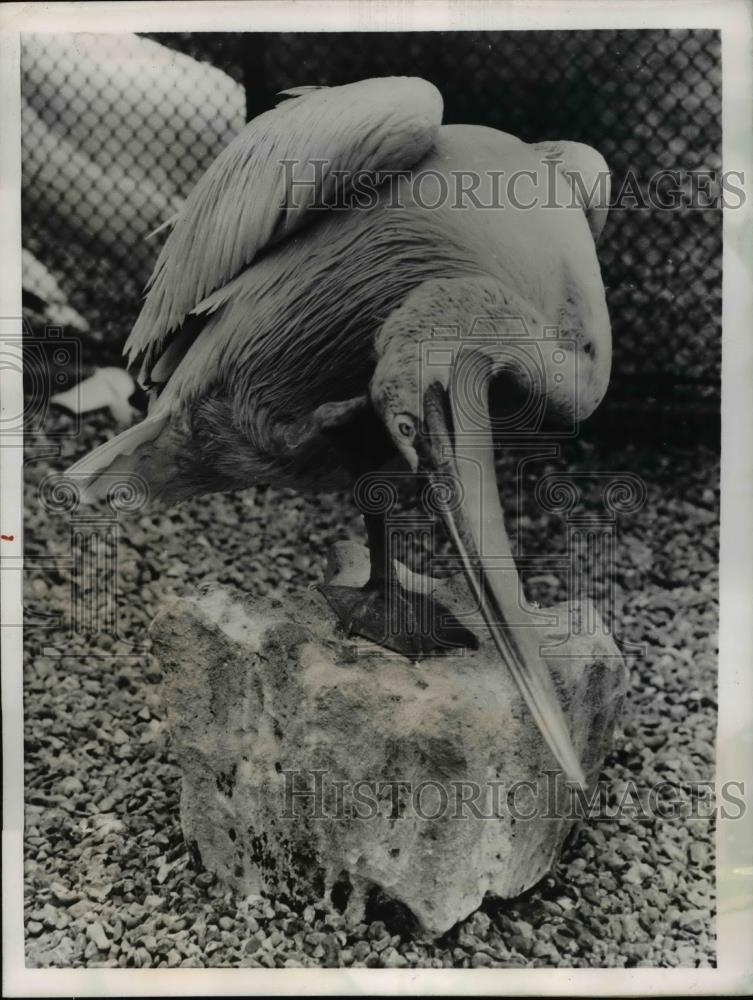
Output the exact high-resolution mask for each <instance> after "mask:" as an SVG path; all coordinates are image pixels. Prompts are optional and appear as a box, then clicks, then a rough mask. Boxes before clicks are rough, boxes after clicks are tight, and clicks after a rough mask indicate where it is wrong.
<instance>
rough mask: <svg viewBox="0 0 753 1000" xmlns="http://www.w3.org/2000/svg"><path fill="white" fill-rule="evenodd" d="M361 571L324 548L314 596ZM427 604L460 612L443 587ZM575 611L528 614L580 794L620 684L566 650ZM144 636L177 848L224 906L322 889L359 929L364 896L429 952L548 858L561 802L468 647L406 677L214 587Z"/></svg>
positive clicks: (522, 727)
mask: <svg viewBox="0 0 753 1000" xmlns="http://www.w3.org/2000/svg"><path fill="white" fill-rule="evenodd" d="M366 559H367V556H366V551H365V549H363V548H362V547H361V546H357V545H353V544H341V545H338V546H336V548H335V550H334V552H333V556H332V558H331V560H330V566H329V569H328V574H327V578H328V581H329V582H335V583H342V584H347V585H359V584H360V583H362V582H363V580H364V579H365V576H366V574H367V562H366ZM406 579H407V577H406ZM438 596H439V597H440V598H441V600H442V601H443V602H444V603H445V604H446V605H447V606H448V607H449V609H450V610H451V611H454V612H459V613H462V611H463V610H464V609H465V608H468V607H469V603H468V600H469V599H468V597H467V594H466V592H465V588H464V586H463V585H462V583H461V581H459V580H458V579H457V578H456V579H454V580H451V581H448V582H443V583H441V584H440V585H439V587H438ZM580 613H581V607H580V605H572V606H568V605H565V604H563V605H557V606H555V607H553V608H549V609H547V614H551V615H553V616H555V620H556V621H557V624H556V625H554V626H552V627H551V628H548V629H547V632H546V633H544V634H546V635H548V636H549V637H550V639H549V641H550V642H551V643H552V644H554V643H563V644H561V645H559V646H558V648H557V650H556V652H553V653H552V654H551V655H548V657H547V658H548V662H549V665H550V668H551V669H552V672H553V675H554V678H555V683H556V685H557V687H558V690H559V693H560V697H561V699H562V702H563V706H564V708H565V711H566V714H567V716H568V718H569V719H570V720H571V728H572V730H573V738H574V741H575V743H576V748H577V749H578V751H579V752H580V754H581V759H582V761H583V763H584V767H585V770H586V773H587V775H588V777H589V781H591V782H593V781H595V780H596V778H597V777H598V773H599V770H600V768H601V765H602V763H603V760H604V756H605V754H606V753H607V752H608V750H609V747H610V741H611V736H612V731H613V726H614V721H615V719H616V717H617V714H618V712H619V710H620V706H621V703H622V698H623V696H624V693H625V688H626V670H625V667H624V663H623V661H622V659H621V658H620V656H619V653H618V651H617V648H616V646H615V645H614V643H613V641H612V639H611V638H610V637H609V636H605V635H602V634H600V630H599V628H598V627H597V629H596V634H595V635H591V636H585V635H574V634H571V635H569V636H568V635H567V632H568V615H570V616H571V618H570V620H571V622H573V623H576V627H575V628H574V629H573V631H577V621H578V620H579V615H580ZM598 625H599V623H598V621H597V626H598ZM152 636H153V639H154V642H155V647H156V652H157V654H158V656H159V658H160V660H161V662H162V667H163V671H164V673H165V693H166V698H167V707H168V719H169V729H170V733H171V741H172V747H173V751H174V753H175V755H176V757H177V760H178V762H179V766H180V768H181V771H182V774H183V791H182V799H181V813H182V816H181V818H182V824H183V830H184V833H185V836H186V839H187V840H188V842H189V844H190V845H191V846H192V848H193V849H194V851H195V852H196V851H197V852H198V854H199V855H200V857H201V861H202V863H203V864H204V866H205V867H206V868H207V869H209V870H210V871H212V872H214V873H215V874H216V875H217V876H218V877H219V878H220V879H221V880H222V881H224V882H225V883H226V884H227V885H229V886H231V887H232V888H233V889H235V890H237V891H238V892H239V893H241V894H247V895H248V894H256V893H259V892H264V893H267V894H274V895H277V896H279V897H281V898H283V899H288V900H301V899H315V898H316V897H318V896H321V895H323V894H326V893H331V892H332V890H333V888H334V894H333V899H334V898H335V897H336V896H337V897H338V898H340V899H342V901H343V902H345V901H346V900H347V904H348V910H349V915H351V916H352V917H353V918H354V919H360V915H361V913H362V909H363V901H364V898H365V896H366V894H367V893H368V892H369V891H370V890H372V889H373V888H374V887H378V888H379V889H381V890H382V892H383V893H385V894H387V895H388V896H389V897H392V898H393V899H395V900H398V901H399V902H401V903H403V904H404V905H406V906H407V907H408V908H409V909H410V911H411V912H412V914H413V915H414V916H415V918H417V921H418V924H419V926H420V928H421V929H423V931H425V932H427V933H429V934H432V935H439V934H441V933H443V932H445V931H446V930H448V929H449V928H450V927H451V926H453V924H455V923H456V922H457V921H459V920H461V919H463V918H464V917H466V916H468V914H470V913H472V912H473V911H474V910H475V909H477V908H478V906H479V905H480V904H481V902H482V899H483V897H484V895H485V893H487V892H490V893H493V894H494V895H496V896H500V897H503V898H511V897H514V896H517V895H519V894H520V893H522V892H523V891H525V890H526V889H528V888H530V887H531V886H532V885H534V884H535V883H536V882H537V881H539V880H540V879H541V877H542V876H543V875H544V874H545V873H546V872H547V871H548V870H549V868H550V867H551V866H552V864H553V863H554V861H555V860H556V858H557V856H558V854H559V850H560V848H561V846H562V843H563V841H564V839H565V836H566V834H567V832H568V830H569V828H570V826H571V825H572V819H571V818H570V816H568V810H570V815H572V797H571V796H570V795H569V793H568V790H567V789H566V788H565V787H564V786H563V783H562V782H561V781H560V780H559V778H555V776H554V775H553V774H550V775H546V773H545V772H546V771H547V770H550V769H551V770H553V769H554V767H555V765H554V761H553V760H552V758H551V755H550V754H549V751H548V750H547V748H546V747H545V745H544V744H543V742H542V741H541V739H540V737H539V734H538V732H537V730H536V728H535V726H534V725H533V723H532V721H531V719H530V716H529V715H528V711H527V709H526V707H525V705H524V704H523V702H522V700H521V698H520V696H519V694H518V692H517V689H516V688H515V686H514V683H513V682H512V680H511V678H510V677H509V675H508V673H507V671H506V670H505V669H504V668H503V667H501V665H500V663H499V658H498V655H497V653H496V650H494V648H493V647H491V648H490V644H488V643H487V642H486V641H485V640H484V639H482V642H481V646H480V649H479V650H478V651H477V652H475V653H473V654H470V653H467V652H466V653H464V654H462V655H460V656H446V657H431V658H426V659H424V660H422V661H420V662H418V663H413V662H411V661H409V660H407V659H404V658H402V657H400V656H398V655H396V654H392V653H390V654H386V655H385V653H384V651H382V650H381V649H380V648H379V647H377V646H375V645H373V644H371V643H368V642H366V641H364V640H360V639H353V640H351V639H348V638H346V637H345V636H344V635H343V634H342V632H341V631H340V630H339V629H338V628H337V626H336V625H335V623H334V621H333V616H332V613H331V612H330V610H329V607H328V605H327V604H326V602H325V601H324V599H323V598H322V597H321V595H320V594H319V593H318V592H317V591H314V590H309V591H304V592H303V593H301V594H300V596H299V598H298V599H296V601H295V602H293V601H290V600H288V601H286V602H285V603H283V602H281V601H279V600H274V599H273V600H267V599H258V598H254V599H251V598H248V597H246V596H244V595H242V594H241V593H240V592H239V591H236V590H233V589H230V588H225V587H215V588H213V589H208V590H205V591H204V592H203V593H202V594H200V595H199V596H197V597H194V598H182V599H180V600H179V601H177V602H176V603H174V604H172V605H170V606H168V607H166V608H165V609H163V610H162V611H161V613H160V614H159V615H158V617H157V619H156V620H155V624H154V626H153V628H152ZM315 772H318V774H317V773H315ZM519 782H523V783H524V782H532V783H533V786H531V785H526V784H516V783H519ZM359 783H360V784H359ZM294 790H295V791H294ZM513 793H514V794H513ZM555 803H556V808H554V809H553V808H552V807H553V805H554V804H555ZM551 812H554V813H555V815H554V816H552V815H546V814H547V813H551ZM531 814H535V815H533V816H532V818H528V817H531Z"/></svg>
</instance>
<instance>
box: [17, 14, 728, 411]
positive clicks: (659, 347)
mask: <svg viewBox="0 0 753 1000" xmlns="http://www.w3.org/2000/svg"><path fill="white" fill-rule="evenodd" d="M391 74H398V75H418V76H423V77H425V78H426V79H428V80H431V81H432V82H433V83H435V84H436V85H437V86H438V87H439V89H440V90H441V92H442V94H443V96H444V101H445V121H446V122H464V123H477V124H484V125H489V126H492V127H494V128H498V129H502V130H504V131H507V132H512V133H514V134H516V135H518V136H519V137H520V138H521V139H524V140H527V141H535V140H541V139H568V140H576V141H580V142H585V143H588V144H590V145H592V146H594V147H596V148H597V149H598V150H599V151H600V152H601V153H602V154H603V155H604V157H605V158H606V160H607V162H608V163H609V166H610V169H611V171H612V185H613V187H612V190H613V199H612V200H613V202H614V201H616V202H617V205H616V207H615V208H613V210H612V212H611V213H610V218H609V221H608V222H607V227H606V229H605V232H604V235H603V238H602V242H601V243H600V247H599V256H600V259H601V262H602V270H603V275H604V281H605V284H606V287H607V297H608V303H609V307H610V314H611V318H612V325H613V333H614V344H615V353H614V358H615V363H614V375H613V386H615V387H617V391H618V393H619V392H622V393H623V394H625V393H627V394H628V395H630V394H631V392H632V394H633V395H634V396H636V397H638V398H640V397H641V396H644V395H647V394H649V395H650V394H658V395H661V394H664V395H669V396H674V397H677V396H678V394H679V395H680V396H682V395H683V393H684V394H685V395H686V396H687V397H689V398H692V399H702V398H706V399H708V400H710V401H712V402H713V400H714V399H716V398H717V394H718V391H719V376H720V361H721V334H720V321H721V209H720V208H719V206H718V204H715V203H714V202H713V199H711V201H712V207H704V208H693V207H688V204H687V199H685V200H684V201H681V203H680V205H679V206H678V207H674V208H662V207H660V206H659V205H658V204H657V203H656V199H653V200H652V199H651V198H650V197H648V196H647V192H648V193H650V191H651V185H652V183H653V181H652V178H653V179H655V178H656V176H657V174H658V173H659V172H660V171H667V170H670V171H679V172H680V173H679V175H675V176H674V178H670V180H672V183H676V184H679V185H680V187H681V188H683V190H684V191H685V193H687V188H688V186H691V187H692V186H693V185H694V184H695V183H696V182H698V183H699V184H700V181H698V180H697V179H698V178H702V177H703V176H704V174H706V173H708V174H713V175H715V178H714V180H713V181H712V190H714V189H715V188H714V185H716V184H717V182H718V177H719V174H720V171H721V157H720V150H721V89H720V88H721V83H720V79H721V76H720V74H721V70H720V42H719V36H718V33H716V32H713V31H686V30H683V31H663V30H662V31H659V30H650V31H569V32H564V31H554V32H546V31H514V32H504V33H500V32H491V33H489V32H423V33H396V34H395V33H393V34H338V33H327V34H315V33H300V34H253V35H250V34H169V35H165V34H163V35H153V36H150V37H149V38H146V37H137V36H127V37H122V36H120V37H117V36H92V35H86V36H82V35H73V36H59V35H58V36H27V37H26V38H25V39H24V42H23V49H22V90H23V116H24V118H23V126H24V144H23V184H24V202H23V221H24V242H25V245H26V246H27V247H28V248H29V249H30V250H31V251H32V252H34V253H35V254H36V255H37V256H38V257H39V258H40V259H41V260H42V261H43V262H44V263H46V264H48V266H49V267H50V268H51V269H52V270H53V273H55V274H56V275H57V277H58V278H59V279H60V281H61V284H62V285H63V287H64V288H65V290H66V292H67V293H68V295H69V296H70V298H71V301H72V304H73V305H74V306H75V307H76V308H77V309H78V310H79V312H81V313H82V314H83V315H84V316H86V318H87V319H88V321H89V323H90V326H91V328H92V335H91V336H92V340H93V342H95V343H96V342H98V343H99V345H100V348H101V350H102V351H104V352H105V353H107V352H108V351H115V352H116V349H119V347H120V345H121V344H122V342H123V340H124V338H125V336H126V334H127V332H128V329H129V327H130V325H131V323H132V322H133V320H134V318H135V316H136V314H137V312H138V309H139V305H140V290H141V287H142V285H143V282H144V279H145V277H146V275H147V274H148V272H149V269H150V266H151V263H152V262H153V259H154V256H155V254H156V251H157V249H158V246H159V237H157V238H156V239H152V240H150V241H147V242H144V240H143V237H145V236H146V235H147V234H148V233H149V232H150V231H151V230H153V229H154V228H156V227H157V226H158V225H159V224H160V223H161V222H162V221H163V220H164V219H166V218H167V217H168V216H169V215H170V214H171V213H172V212H173V211H174V210H175V208H176V207H177V206H178V205H179V204H180V201H181V199H182V198H183V197H184V196H185V194H186V193H187V191H188V190H190V187H191V186H192V184H193V183H194V182H195V180H196V178H197V177H198V176H199V175H200V173H201V172H202V171H203V170H204V169H205V167H206V165H207V164H208V163H209V162H210V161H211V159H212V158H213V157H214V156H215V155H216V154H217V152H218V151H219V150H220V149H221V148H223V146H224V145H225V144H226V143H227V142H228V141H229V140H230V138H231V137H232V136H233V135H234V134H235V133H236V132H237V131H238V129H239V128H240V127H241V126H242V124H243V122H244V120H245V119H246V118H247V117H252V116H254V115H256V114H258V113H260V112H261V111H263V110H265V109H267V108H269V107H271V106H272V105H273V104H274V103H275V94H276V93H277V92H279V91H280V90H283V89H285V88H287V87H291V86H298V85H302V84H320V85H321V84H340V83H345V82H349V81H352V80H357V79H362V78H365V77H370V76H384V75H391ZM693 178H696V180H694V179H693ZM665 179H666V178H665ZM704 183H705V182H704ZM701 186H702V187H703V185H701ZM708 201H709V199H706V200H705V204H708ZM631 387H632V389H631Z"/></svg>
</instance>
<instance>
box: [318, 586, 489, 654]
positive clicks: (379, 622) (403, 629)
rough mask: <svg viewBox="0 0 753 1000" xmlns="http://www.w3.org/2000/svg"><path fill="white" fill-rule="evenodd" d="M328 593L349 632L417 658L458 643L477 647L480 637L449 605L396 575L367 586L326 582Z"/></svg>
mask: <svg viewBox="0 0 753 1000" xmlns="http://www.w3.org/2000/svg"><path fill="white" fill-rule="evenodd" d="M319 590H320V591H321V592H322V594H324V596H325V597H326V598H327V601H328V602H329V604H330V606H331V607H332V609H333V611H334V612H335V614H336V615H337V617H338V618H339V620H340V623H341V624H342V626H343V628H344V629H345V631H346V633H347V634H348V635H360V636H363V637H364V638H365V639H371V641H372V642H376V643H378V644H379V645H380V646H385V647H386V648H387V649H392V650H394V651H395V652H396V653H400V654H402V655H403V656H408V657H410V658H411V659H415V658H416V657H419V656H426V655H428V654H432V653H434V654H436V653H446V652H449V651H451V650H453V649H457V648H459V647H463V646H465V647H468V648H470V649H476V648H477V647H478V640H477V639H476V636H475V635H474V634H473V633H472V632H471V631H469V630H468V629H467V628H465V627H464V626H463V625H461V624H460V622H459V621H458V620H457V618H455V617H454V616H453V615H452V614H451V612H449V611H448V610H447V609H446V608H445V607H444V605H442V604H441V603H440V602H439V601H437V600H435V599H434V598H432V597H429V596H427V595H425V594H418V593H414V592H413V591H409V590H406V589H405V588H404V587H402V586H401V585H400V584H399V583H398V582H397V580H395V579H393V580H392V581H390V583H389V584H386V583H382V582H380V583H372V582H369V583H367V584H366V586H364V587H342V586H336V585H332V584H322V585H321V586H320V587H319Z"/></svg>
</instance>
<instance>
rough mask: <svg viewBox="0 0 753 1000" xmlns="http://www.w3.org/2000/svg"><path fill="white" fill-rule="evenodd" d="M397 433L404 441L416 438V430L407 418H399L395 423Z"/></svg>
mask: <svg viewBox="0 0 753 1000" xmlns="http://www.w3.org/2000/svg"><path fill="white" fill-rule="evenodd" d="M397 431H398V434H399V435H400V437H401V438H405V440H406V441H409V440H411V439H412V438H414V437H415V436H416V428H415V425H414V423H413V421H412V420H410V419H409V418H408V417H400V418H399V419H398V421H397Z"/></svg>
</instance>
